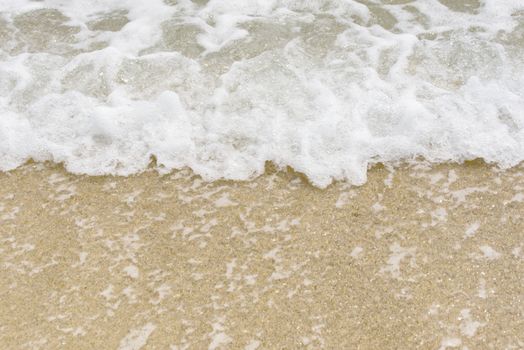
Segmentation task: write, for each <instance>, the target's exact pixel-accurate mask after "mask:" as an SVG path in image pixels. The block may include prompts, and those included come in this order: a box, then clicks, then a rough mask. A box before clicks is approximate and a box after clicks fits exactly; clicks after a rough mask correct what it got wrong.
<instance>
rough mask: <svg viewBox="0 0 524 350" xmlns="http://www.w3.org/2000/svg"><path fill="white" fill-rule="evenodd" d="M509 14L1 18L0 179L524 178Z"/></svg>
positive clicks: (313, 2)
mask: <svg viewBox="0 0 524 350" xmlns="http://www.w3.org/2000/svg"><path fill="white" fill-rule="evenodd" d="M522 57H524V3H523V2H522V1H520V0H515V1H512V0H483V1H481V0H462V1H451V0H440V1H437V0H387V1H386V0H382V1H378V0H376V1H353V0H310V1H294V0H268V1H258V0H229V1H223V0H220V1H218V0H210V1H203V0H199V1H189V0H177V1H173V0H171V1H165V2H162V1H158V0H156V1H148V2H144V1H140V0H127V1H114V0H110V1H99V0H86V1H82V2H78V1H72V2H62V1H57V0H45V1H39V2H34V1H25V2H24V1H22V0H0V170H3V171H6V170H10V169H13V168H16V167H18V166H19V165H21V164H22V163H24V162H25V161H27V160H28V159H30V158H32V159H34V160H37V161H45V160H52V161H55V162H62V163H64V164H65V166H66V168H67V169H68V170H69V171H72V172H75V173H83V174H92V175H100V174H118V175H129V174H132V173H136V172H140V171H142V170H144V169H145V168H146V167H147V166H148V164H149V162H150V159H151V157H155V159H156V164H157V166H158V167H159V169H163V170H170V169H174V168H182V167H186V166H187V167H190V168H191V169H193V171H195V172H196V173H197V174H199V175H201V176H203V177H204V179H206V180H215V179H219V178H227V179H235V180H245V179H249V178H252V177H253V176H257V175H259V174H261V173H263V172H264V165H265V163H266V162H267V161H271V162H273V163H275V164H276V165H278V166H282V167H284V166H291V167H293V168H294V169H295V170H296V171H299V172H302V173H304V174H305V175H306V176H307V177H308V178H309V179H310V181H311V182H312V183H313V184H314V185H316V186H319V187H325V186H327V185H328V184H330V183H331V182H332V181H333V180H334V179H344V180H347V181H349V182H350V183H353V184H362V183H364V182H365V181H366V172H367V169H368V167H369V166H370V165H372V164H375V163H379V162H381V163H386V164H387V163H393V162H396V161H399V160H407V159H415V158H418V157H423V158H425V159H427V160H429V161H432V162H445V161H457V162H462V161H465V160H469V159H475V158H483V159H484V160H486V161H487V162H492V163H496V164H498V165H500V166H502V167H510V166H513V165H516V164H518V163H520V162H522V161H524V60H523V59H522Z"/></svg>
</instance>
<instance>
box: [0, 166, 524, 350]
mask: <svg viewBox="0 0 524 350" xmlns="http://www.w3.org/2000/svg"><path fill="white" fill-rule="evenodd" d="M523 215H524V167H522V166H521V167H517V168H514V169H510V170H507V171H501V170H498V169H496V168H493V167H490V166H487V165H485V164H483V163H478V162H473V163H469V164H466V165H433V166H428V165H425V164H423V163H419V164H418V165H411V166H402V167H400V168H398V169H396V170H395V171H392V170H388V169H386V168H384V167H375V168H373V169H371V170H370V172H369V180H368V182H367V183H366V184H365V185H364V186H361V187H351V186H348V185H347V184H344V183H336V184H334V185H332V186H330V187H328V188H327V189H324V190H321V189H318V188H314V187H312V186H311V185H309V184H308V183H307V182H306V181H305V180H304V178H303V177H301V176H300V175H299V174H296V173H293V172H291V171H288V172H282V171H281V172H275V171H273V170H270V169H268V171H267V172H266V174H265V175H263V176H261V177H259V178H257V179H254V180H252V181H250V182H231V181H218V182H214V183H206V182H203V181H202V180H201V179H200V178H199V177H197V176H194V175H193V174H192V173H191V172H190V171H188V170H183V171H178V172H175V173H172V174H168V175H159V174H158V173H157V172H155V171H152V170H151V171H147V172H145V173H143V174H140V175H136V176H130V177H89V176H78V175H72V174H69V173H67V172H66V171H64V170H63V168H62V167H59V166H56V165H50V164H34V163H30V164H27V165H25V166H23V167H21V168H18V169H17V170H14V171H11V172H8V173H0V231H1V233H0V264H1V269H0V310H1V311H0V348H2V349H141V348H142V349H257V348H258V349H299V348H309V349H319V348H326V349H445V348H453V347H455V348H460V349H523V348H524V282H523V276H524V217H523Z"/></svg>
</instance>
